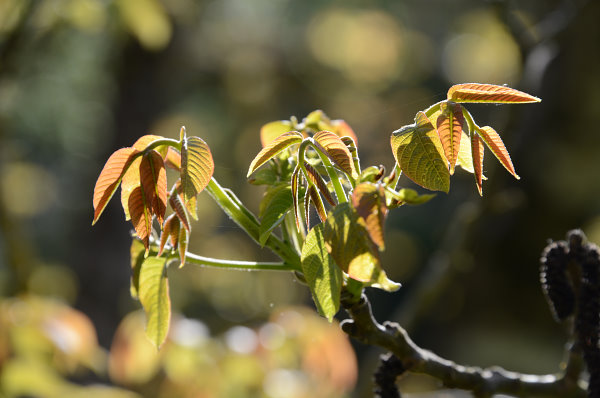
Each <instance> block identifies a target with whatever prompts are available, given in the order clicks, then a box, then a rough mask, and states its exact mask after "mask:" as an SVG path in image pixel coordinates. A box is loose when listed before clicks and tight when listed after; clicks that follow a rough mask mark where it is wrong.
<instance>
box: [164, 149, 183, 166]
mask: <svg viewBox="0 0 600 398" xmlns="http://www.w3.org/2000/svg"><path fill="white" fill-rule="evenodd" d="M164 159H165V166H167V167H169V168H171V169H173V170H175V171H180V170H181V154H180V153H179V151H178V150H177V149H175V148H173V147H169V149H168V150H167V155H166V156H165V158H164Z"/></svg>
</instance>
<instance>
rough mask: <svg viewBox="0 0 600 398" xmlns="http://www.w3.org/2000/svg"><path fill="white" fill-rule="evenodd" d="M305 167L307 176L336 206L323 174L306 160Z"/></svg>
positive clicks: (327, 199)
mask: <svg viewBox="0 0 600 398" xmlns="http://www.w3.org/2000/svg"><path fill="white" fill-rule="evenodd" d="M304 169H305V170H306V172H307V176H306V177H307V178H308V179H310V181H311V182H312V183H313V184H314V185H316V187H317V189H318V190H319V191H320V192H321V193H322V194H323V197H324V198H325V200H326V201H327V202H328V203H329V204H330V205H332V206H335V200H334V199H333V196H332V195H331V192H329V189H328V188H327V183H326V182H325V181H324V180H323V177H321V174H319V172H317V170H315V169H314V167H312V166H311V165H310V164H308V163H306V162H304Z"/></svg>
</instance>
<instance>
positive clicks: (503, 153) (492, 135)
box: [476, 126, 521, 180]
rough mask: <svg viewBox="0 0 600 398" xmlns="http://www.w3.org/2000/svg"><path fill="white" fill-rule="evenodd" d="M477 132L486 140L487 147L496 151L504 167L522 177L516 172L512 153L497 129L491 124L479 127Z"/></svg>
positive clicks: (515, 175) (514, 174)
mask: <svg viewBox="0 0 600 398" xmlns="http://www.w3.org/2000/svg"><path fill="white" fill-rule="evenodd" d="M476 132H477V134H478V135H479V136H480V137H481V139H482V140H483V142H485V145H487V147H488V148H490V150H491V151H492V152H493V153H494V156H496V158H497V159H498V160H499V161H500V163H502V166H504V168H505V169H506V170H508V172H509V173H510V174H512V175H513V176H514V177H515V178H516V179H517V180H518V179H520V178H521V177H519V176H518V175H517V173H516V172H515V168H514V166H513V164H512V161H511V160H510V155H509V154H508V151H507V150H506V147H505V146H504V143H503V142H502V138H500V136H499V135H498V133H496V130H494V129H493V128H491V127H490V126H483V127H481V128H477V130H476Z"/></svg>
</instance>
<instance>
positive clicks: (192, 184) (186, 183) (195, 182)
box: [180, 137, 215, 220]
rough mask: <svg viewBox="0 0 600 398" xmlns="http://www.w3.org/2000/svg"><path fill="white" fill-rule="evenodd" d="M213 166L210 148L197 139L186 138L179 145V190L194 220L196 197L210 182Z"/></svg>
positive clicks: (195, 217)
mask: <svg viewBox="0 0 600 398" xmlns="http://www.w3.org/2000/svg"><path fill="white" fill-rule="evenodd" d="M214 169H215V164H214V162H213V158H212V154H211V152H210V148H209V147H208V145H207V144H206V142H204V140H202V139H201V138H199V137H186V138H185V139H184V140H183V143H182V145H181V173H180V175H181V190H182V192H183V198H184V200H183V202H184V204H185V206H186V207H187V209H188V210H189V212H190V214H191V216H192V217H193V218H194V220H197V219H198V215H197V213H196V201H195V199H196V195H198V194H199V193H200V192H202V190H203V189H204V188H206V186H207V185H208V183H209V182H210V179H211V178H212V175H213V172H214Z"/></svg>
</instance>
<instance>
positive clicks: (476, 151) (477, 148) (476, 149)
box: [471, 133, 483, 196]
mask: <svg viewBox="0 0 600 398" xmlns="http://www.w3.org/2000/svg"><path fill="white" fill-rule="evenodd" d="M471 152H472V154H473V169H474V172H475V183H476V184H477V190H478V191H479V195H480V196H483V186H482V182H481V180H482V177H483V140H482V139H481V137H480V136H479V134H475V133H473V135H472V136H471Z"/></svg>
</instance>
